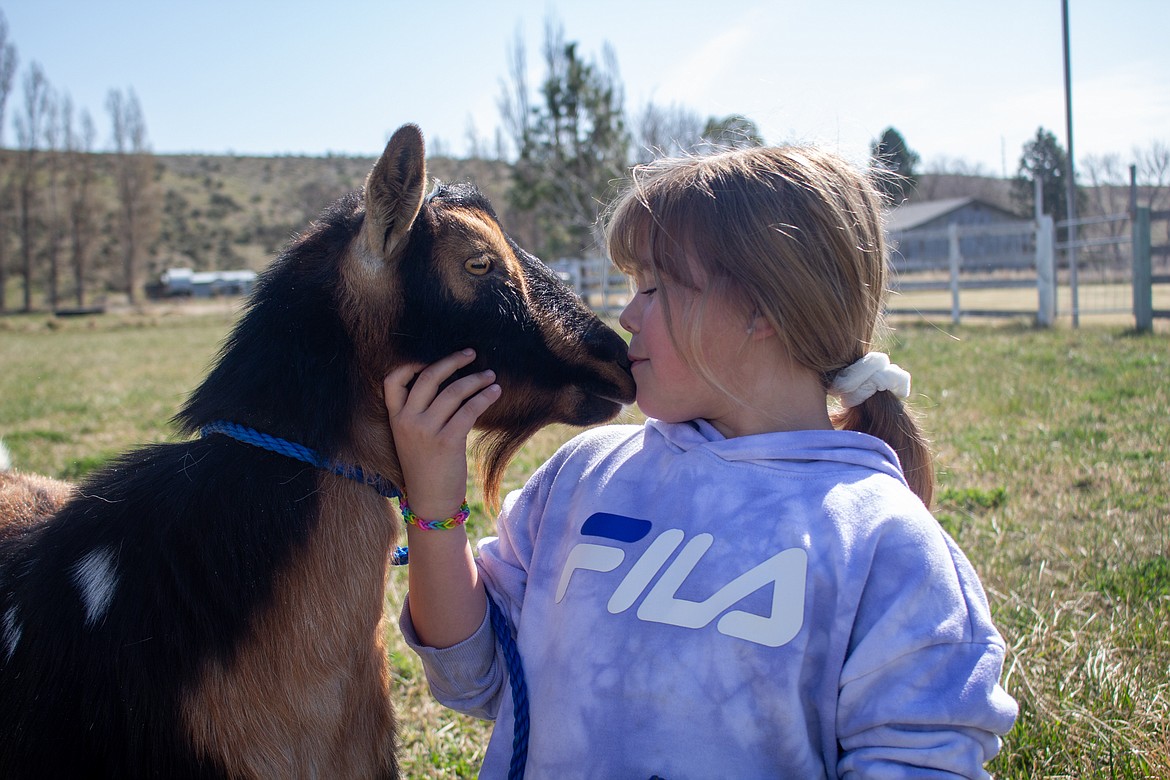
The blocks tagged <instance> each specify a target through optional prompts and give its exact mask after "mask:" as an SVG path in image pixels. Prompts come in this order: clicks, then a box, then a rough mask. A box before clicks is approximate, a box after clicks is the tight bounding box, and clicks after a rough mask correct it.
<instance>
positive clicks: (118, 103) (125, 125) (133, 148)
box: [106, 89, 157, 303]
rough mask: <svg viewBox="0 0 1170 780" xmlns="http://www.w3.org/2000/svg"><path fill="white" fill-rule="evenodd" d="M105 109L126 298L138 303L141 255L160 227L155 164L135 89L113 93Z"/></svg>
mask: <svg viewBox="0 0 1170 780" xmlns="http://www.w3.org/2000/svg"><path fill="white" fill-rule="evenodd" d="M106 108H107V109H108V110H109V112H110V119H111V121H112V124H113V130H114V180H115V185H116V187H117V192H118V216H119V219H118V228H119V238H120V243H121V250H122V275H123V282H124V285H125V288H124V289H125V291H126V297H127V300H128V301H129V302H130V303H134V302H136V301H137V300H138V273H139V268H140V266H141V264H142V254H143V252H144V251H145V249H146V248H147V247H148V246H149V245H150V235H149V233H150V231H151V229H152V226H157V220H156V219H155V217H156V212H155V209H153V199H152V190H153V189H154V161H153V159H152V157H151V154H150V147H149V146H148V144H147V141H146V122H145V120H144V119H143V117H142V107H141V106H140V105H139V103H138V97H137V96H136V95H135V94H134V90H132V89H129V90H127V91H126V92H125V94H123V93H122V92H121V91H119V90H116V89H113V90H110V93H109V96H108V97H107V98H106Z"/></svg>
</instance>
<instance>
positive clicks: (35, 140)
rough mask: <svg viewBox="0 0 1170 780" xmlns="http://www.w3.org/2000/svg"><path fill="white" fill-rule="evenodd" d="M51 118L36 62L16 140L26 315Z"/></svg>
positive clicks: (46, 89)
mask: <svg viewBox="0 0 1170 780" xmlns="http://www.w3.org/2000/svg"><path fill="white" fill-rule="evenodd" d="M48 114H49V81H48V79H47V78H45V72H44V70H43V69H42V68H41V66H40V64H38V63H36V62H34V63H32V64H31V65H30V66H29V71H28V73H27V75H26V76H25V79H24V111H23V113H21V114H20V115H18V116H17V117H16V140H17V143H18V144H19V146H20V149H21V155H20V164H19V166H18V169H19V170H18V173H17V178H18V185H17V199H18V208H19V211H20V213H19V217H18V218H19V222H20V225H19V234H20V257H21V276H22V277H23V283H24V311H32V284H33V260H34V257H35V254H36V253H35V247H34V240H35V233H36V227H37V226H36V224H35V223H36V220H37V218H38V216H39V215H38V213H37V208H36V201H37V196H38V195H39V191H38V189H37V175H38V173H39V170H40V166H41V156H40V152H41V149H40V144H41V141H42V139H43V137H44V129H45V122H46V121H47V119H48Z"/></svg>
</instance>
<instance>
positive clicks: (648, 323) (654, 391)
mask: <svg viewBox="0 0 1170 780" xmlns="http://www.w3.org/2000/svg"><path fill="white" fill-rule="evenodd" d="M637 282H638V287H637V291H636V292H635V293H634V295H633V297H632V298H631V299H630V302H629V303H628V304H627V305H626V307H625V309H623V310H622V313H621V317H620V318H619V321H620V323H621V326H622V327H623V328H625V329H626V330H627V331H629V332H630V334H631V339H630V361H631V363H632V371H633V374H634V381H635V382H636V383H637V386H638V393H637V401H638V406H639V408H641V410H642V412H643V413H644V414H646V415H647V416H650V417H655V418H657V419H659V420H663V421H665V422H685V421H687V420H694V419H698V418H703V419H706V420H709V421H711V422H712V424H714V425H715V426H716V428H719V427H720V425H719V421H720V420H722V419H725V418H727V417H728V416H729V415H731V414H733V413H734V412H735V410H736V408H737V407H738V404H736V403H735V402H734V401H733V400H732V399H730V398H728V397H727V396H726V395H725V394H724V393H722V392H720V391H718V390H717V389H715V388H713V387H711V385H710V384H709V383H707V382H706V381H705V380H704V379H703V378H702V377H701V376H700V375H699V374H698V373H697V372H696V371H695V370H694V369H692V368H691V366H690V365H688V364H687V361H686V360H684V359H683V356H682V355H681V354H680V353H679V351H678V349H676V348H675V344H674V340H673V339H671V337H670V332H669V331H668V329H667V326H666V318H665V316H664V314H663V302H664V298H665V297H667V296H669V298H670V311H671V316H672V321H673V322H674V323H675V324H676V326H680V327H684V328H685V327H686V323H687V322H688V318H689V317H692V316H694V315H695V313H696V311H695V310H696V307H697V306H699V292H698V291H697V290H692V289H688V288H687V287H685V286H682V285H678V284H675V283H672V282H670V281H664V282H663V283H662V284H661V285H657V284H656V282H655V281H654V278H653V276H652V275H650V272H649V271H648V270H647V271H646V272H644V273H643V274H641V275H639V277H638V279H637ZM746 339H747V323H746V321H745V320H744V318H743V317H740V316H738V315H737V313H736V312H735V310H734V309H733V307H725V306H719V305H718V302H717V301H708V302H707V304H706V311H705V312H704V319H703V330H702V334H701V341H702V343H701V349H702V354H703V358H704V362H705V363H706V364H707V365H708V366H709V367H710V368H711V369H712V370H713V371H715V372H716V373H717V374H718V375H719V376H721V377H722V376H728V374H727V373H726V372H728V371H731V372H734V371H735V362H736V360H735V358H736V356H737V354H738V353H739V352H740V349H741V347H742V346H743V344H744V342H745V341H746ZM680 342H682V344H683V345H685V341H683V340H682V339H680Z"/></svg>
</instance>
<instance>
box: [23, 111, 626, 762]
mask: <svg viewBox="0 0 1170 780" xmlns="http://www.w3.org/2000/svg"><path fill="white" fill-rule="evenodd" d="M425 180H426V168H425V162H424V154H423V139H422V135H421V133H420V132H419V130H418V128H416V127H414V126H412V125H407V126H405V127H403V128H401V129H399V130H398V131H397V132H396V133H395V134H394V136H393V138H391V140H390V142H389V143H388V144H387V146H386V150H385V152H384V153H383V155H382V157H381V159H380V160H379V161H378V162H377V164H376V165H375V166H374V169H373V171H372V172H371V173H370V176H369V178H368V179H367V182H366V186H365V189H364V192H362V193H355V194H353V195H351V196H349V197H347V198H345V199H342V200H341V201H339V202H338V203H337V204H335V205H334V206H333V207H332V208H331V209H330V210H329V211H328V212H327V213H326V214H325V215H323V217H322V218H321V219H320V220H319V221H318V222H317V223H314V225H313V226H312V227H311V228H310V229H309V230H307V231H306V232H305V233H304V234H303V235H302V236H301V237H299V238H298V239H297V240H295V241H294V242H293V243H292V244H291V245H290V247H289V248H288V249H287V250H286V251H285V252H284V253H283V254H282V255H281V256H280V257H279V258H278V259H277V260H276V261H275V262H274V263H273V264H272V266H271V267H270V268H269V269H268V270H266V271H265V272H264V273H263V274H262V276H261V279H260V281H259V283H258V285H257V288H256V291H255V293H254V295H253V296H252V299H251V301H250V303H249V305H248V308H247V310H246V311H245V313H244V314H243V315H242V316H241V318H240V321H239V323H238V324H237V326H236V327H235V329H234V331H233V332H232V334H231V335H230V336H229V338H228V339H227V341H226V342H225V344H224V346H223V349H222V350H221V353H220V355H219V357H218V359H217V362H216V364H215V366H214V367H213V368H212V370H211V371H210V373H209V374H208V376H207V377H206V379H205V380H204V381H203V383H202V384H201V385H200V386H199V387H198V388H197V389H196V390H195V391H194V392H193V393H192V395H191V396H190V398H189V400H188V401H187V403H186V404H185V405H184V407H183V408H182V409H181V411H180V412H179V413H178V414H177V415H176V422H177V424H178V426H179V428H180V429H181V430H182V431H184V432H187V433H195V432H198V431H200V430H201V429H203V428H205V427H206V426H208V425H209V424H211V423H215V422H218V421H230V422H232V423H235V424H239V425H242V426H247V427H248V428H251V429H255V430H256V431H261V432H263V433H265V434H268V435H270V436H273V437H278V438H279V439H282V440H286V441H289V442H295V443H297V444H298V445H301V446H303V447H306V448H310V449H312V450H313V451H315V452H317V453H321V454H323V455H324V456H326V457H328V458H330V459H332V460H334V461H338V462H344V463H348V464H358V465H360V466H361V468H362V469H363V470H365V472H366V473H372V472H377V473H380V474H381V475H383V476H385V477H386V478H387V479H389V480H390V481H393V482H395V483H398V482H399V481H400V477H401V474H400V470H399V467H398V461H397V457H396V453H395V449H394V443H393V440H392V437H391V435H390V430H389V427H388V425H387V422H386V414H385V411H384V407H383V402H382V397H381V385H382V377H383V376H384V375H385V374H386V373H387V372H388V371H389V370H390V369H391V368H392V367H394V366H396V365H400V364H402V362H404V361H433V360H435V359H437V358H439V357H440V356H443V355H446V354H449V353H451V352H453V351H455V350H457V349H459V348H462V347H466V346H471V347H473V348H474V349H475V350H476V351H477V355H478V357H477V360H476V363H475V364H474V365H473V366H471V367H469V369H467V370H479V369H481V368H484V367H491V368H492V369H494V370H495V371H496V374H497V376H498V381H499V383H500V384H501V385H502V386H503V388H504V393H503V396H502V398H501V400H500V401H499V402H497V403H496V404H495V405H494V406H492V408H491V410H490V412H489V413H488V414H486V415H485V416H484V417H483V418H482V420H481V426H482V428H483V430H484V433H483V435H484V437H485V441H486V450H485V454H484V456H483V458H482V461H483V466H484V472H485V475H484V481H485V484H486V490H485V492H487V493H488V495H489V496H493V495H495V493H496V492H497V490H498V486H499V483H500V477H501V474H502V472H503V469H504V467H505V465H506V463H507V461H508V460H509V459H510V458H511V456H512V455H514V454H515V451H516V449H517V448H518V447H519V446H520V445H521V444H522V443H523V441H524V440H525V439H526V438H527V437H528V436H530V435H531V434H532V433H534V432H535V431H536V430H537V429H538V428H540V427H541V426H543V425H545V424H547V423H550V422H566V423H570V424H592V423H596V422H600V421H603V420H606V419H608V418H611V417H612V416H614V415H615V414H616V413H617V412H618V411H619V409H620V408H621V404H623V403H628V402H630V401H631V400H632V398H633V390H634V386H633V380H632V379H631V377H630V374H629V363H628V359H627V356H626V348H625V343H624V342H623V341H622V339H621V338H620V337H619V336H618V335H617V334H616V333H614V332H613V331H612V330H610V329H609V328H607V327H605V326H604V325H603V324H602V322H601V321H600V320H598V319H597V317H595V316H594V315H593V314H592V312H590V311H589V310H588V309H587V308H586V307H585V305H584V304H583V303H582V302H581V301H580V300H579V299H578V298H577V297H576V296H575V295H574V294H573V293H572V292H571V291H570V290H568V289H567V288H566V287H565V286H564V285H562V284H561V283H560V282H559V280H558V279H557V278H556V277H555V276H554V275H553V274H552V273H551V272H550V271H549V269H548V268H547V267H545V266H544V265H542V264H541V263H540V262H539V261H538V260H537V259H536V258H534V257H533V256H532V255H530V254H528V253H527V252H525V251H524V250H522V249H521V248H520V247H519V246H517V245H516V243H515V242H514V241H512V240H511V239H510V238H509V237H508V236H507V235H506V234H505V233H504V232H503V231H502V230H501V228H500V225H499V223H498V221H497V219H496V217H495V215H494V213H493V211H492V209H491V207H490V206H489V204H488V203H487V201H486V200H485V199H484V198H483V197H482V196H481V195H480V194H479V193H478V192H477V191H476V190H475V189H474V188H473V187H470V186H467V185H459V186H445V185H439V186H437V187H436V188H435V189H434V191H433V192H431V193H430V194H429V195H428V194H426V190H425ZM7 482H8V493H9V496H11V495H14V494H19V492H20V491H21V490H24V491H25V496H24V498H23V499H18V500H7V501H6V500H5V499H4V498H3V497H0V508H5V509H7V511H8V514H9V516H8V517H4V518H0V734H2V735H3V737H2V740H3V741H2V745H0V777H4V778H17V777H38V778H42V777H142V776H153V777H167V778H179V777H280V778H287V777H329V778H333V777H337V778H341V777H344V778H359V777H394V776H396V775H397V774H398V767H397V762H396V758H395V727H394V715H393V712H392V708H391V704H390V702H389V697H388V693H389V682H388V673H387V660H386V658H385V656H384V650H383V647H382V641H381V639H380V636H381V631H382V629H381V628H380V624H381V623H382V621H383V604H384V595H383V594H384V590H385V586H386V577H387V570H388V555H389V553H390V551H391V549H392V548H393V545H394V543H395V541H396V539H397V538H398V531H397V530H396V525H397V524H396V522H395V517H396V516H395V513H394V511H393V508H392V504H391V503H390V502H389V501H388V500H387V499H386V498H383V497H382V496H381V495H379V494H378V493H377V492H376V491H375V490H372V489H371V488H370V487H369V486H368V485H364V484H362V483H361V482H358V481H355V480H353V479H347V478H345V477H342V476H337V475H336V474H334V473H331V472H330V471H327V470H323V469H319V468H314V467H313V466H310V465H307V464H306V463H304V462H301V461H299V460H296V459H293V458H290V457H286V456H285V455H281V454H277V453H275V452H271V451H268V450H266V449H262V448H260V447H258V446H253V445H252V444H250V443H245V442H243V441H238V440H236V439H234V438H230V437H229V436H226V435H221V434H217V433H211V434H206V433H205V435H203V436H202V437H200V438H193V439H191V440H188V441H183V442H180V443H167V444H155V445H149V446H146V447H144V448H142V449H138V450H136V451H133V452H130V453H128V454H126V455H123V456H121V457H120V458H118V459H117V460H115V461H114V462H112V463H111V464H110V465H108V466H107V467H105V468H103V469H101V470H100V471H99V472H97V473H95V474H94V475H92V476H91V477H90V478H88V479H86V480H85V481H84V482H83V483H82V484H80V485H79V486H78V487H77V488H76V490H75V491H73V492H71V493H70V492H69V491H68V490H67V489H65V488H63V487H62V486H60V485H56V484H53V483H44V484H41V485H39V486H37V485H30V484H29V482H28V481H27V480H22V478H21V477H20V476H19V475H15V477H14V476H13V475H9V478H8V480H7ZM14 483H15V484H14ZM46 484H47V485H48V489H45V485H46ZM38 491H40V492H38ZM37 496H39V497H40V498H36V497H37ZM34 499H35V500H34ZM38 501H39V503H38ZM47 507H55V509H53V510H52V511H51V512H49V513H48V514H45V513H46V511H47V509H46V508H47Z"/></svg>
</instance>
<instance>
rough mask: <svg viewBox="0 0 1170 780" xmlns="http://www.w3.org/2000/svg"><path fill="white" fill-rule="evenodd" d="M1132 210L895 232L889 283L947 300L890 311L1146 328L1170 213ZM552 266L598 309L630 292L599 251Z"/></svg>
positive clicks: (1158, 310)
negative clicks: (1111, 319) (1117, 320)
mask: <svg viewBox="0 0 1170 780" xmlns="http://www.w3.org/2000/svg"><path fill="white" fill-rule="evenodd" d="M1136 214H1137V218H1136V219H1132V218H1131V217H1130V215H1128V214H1116V215H1111V216H1107V217H1094V218H1088V219H1082V220H1078V221H1077V222H1076V228H1077V232H1076V235H1077V236H1078V238H1077V240H1076V241H1073V242H1068V241H1063V242H1059V243H1058V242H1057V240H1056V238H1057V230H1058V228H1059V229H1060V230H1061V231H1066V230H1067V228H1068V224H1067V223H1064V222H1061V223H1054V221H1053V220H1052V218H1051V217H1048V216H1042V217H1040V218H1039V219H1038V220H1036V221H1030V220H1029V221H1019V222H1005V223H992V224H986V225H951V226H949V227H948V228H946V229H943V230H932V231H905V232H903V233H893V234H891V236H890V239H891V247H892V252H891V261H892V265H893V274H892V276H891V283H890V286H891V289H892V291H893V292H894V293H904V294H911V293H934V295H933V296H932V297H933V299H934V300H935V301H938V300H942V301H944V302H945V304H946V305H940V306H935V307H924V306H910V307H906V306H901V305H900V304H901V303H902V302H904V301H905V300H906V298H907V297H909V296H908V295H902V296H899V295H897V294H895V295H894V296H893V297H892V298H891V299H890V308H889V309H888V312H889V313H890V314H908V315H916V316H942V317H949V318H950V319H951V321H952V322H953V323H955V324H958V323H960V322H961V321H962V318H963V317H1029V318H1032V319H1034V321H1035V322H1036V324H1037V325H1040V326H1042V327H1046V326H1050V325H1053V324H1054V323H1055V322H1056V320H1057V318H1058V317H1062V316H1071V318H1072V324H1073V326H1074V327H1076V326H1077V325H1078V324H1079V318H1080V316H1081V315H1089V314H1114V315H1116V314H1130V313H1132V314H1133V316H1134V319H1135V324H1136V326H1137V328H1138V329H1139V330H1144V329H1148V328H1150V327H1151V321H1152V319H1153V318H1165V317H1167V316H1170V313H1168V312H1167V311H1166V309H1165V307H1164V306H1160V305H1159V301H1165V300H1166V299H1167V298H1168V297H1170V290H1168V289H1167V287H1168V285H1170V273H1167V271H1170V247H1167V246H1163V245H1158V246H1153V247H1152V248H1151V240H1150V223H1151V218H1152V220H1153V221H1154V222H1155V223H1158V224H1162V223H1166V222H1170V212H1153V213H1152V214H1151V212H1150V210H1149V209H1147V208H1139V209H1137V210H1136ZM1158 235H1161V233H1159V234H1158ZM1081 236H1084V237H1081ZM907 242H916V243H915V244H914V249H915V251H914V258H913V260H907V258H906V257H905V256H903V255H902V254H901V253H900V252H899V249H898V248H899V247H900V246H901V247H905V246H907ZM549 265H550V266H551V267H552V269H553V270H554V271H555V272H557V273H558V274H559V275H560V277H561V278H562V279H563V280H564V281H565V283H566V284H568V285H569V286H570V287H572V288H573V289H574V290H575V291H576V292H577V294H578V295H580V296H581V297H582V299H584V300H585V302H586V303H587V304H588V305H589V306H590V307H591V308H592V309H593V310H594V311H596V312H598V313H602V314H606V315H611V316H614V315H616V314H617V313H618V312H620V311H621V309H622V307H623V306H625V304H626V301H628V300H629V296H630V284H629V281H628V280H627V279H626V278H625V276H624V275H623V274H621V273H620V272H619V271H618V270H617V269H616V268H614V267H613V265H612V264H611V263H610V262H609V261H608V260H607V259H606V258H604V257H588V258H567V259H562V260H557V261H555V262H552V263H550V264H549ZM997 290H1002V291H1004V295H1002V296H997V295H995V291H997ZM1028 290H1032V291H1034V292H1032V293H1030V294H1029V293H1028V292H1027V291H1028ZM1153 290H1158V291H1159V292H1158V294H1157V295H1155V294H1154V293H1153ZM987 291H992V293H991V295H989V294H988V292H987ZM1009 291H1015V292H1009ZM1021 291H1023V293H1022V294H1021ZM938 293H942V296H939V295H938Z"/></svg>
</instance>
